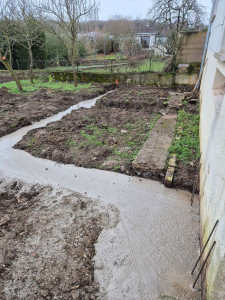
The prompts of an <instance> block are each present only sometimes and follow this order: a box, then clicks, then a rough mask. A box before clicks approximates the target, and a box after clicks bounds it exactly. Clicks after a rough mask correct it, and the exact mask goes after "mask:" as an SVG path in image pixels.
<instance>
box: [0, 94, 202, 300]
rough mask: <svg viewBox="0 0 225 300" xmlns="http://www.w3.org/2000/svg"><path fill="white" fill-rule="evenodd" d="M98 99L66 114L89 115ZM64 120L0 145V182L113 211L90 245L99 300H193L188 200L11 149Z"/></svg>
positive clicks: (192, 215)
mask: <svg viewBox="0 0 225 300" xmlns="http://www.w3.org/2000/svg"><path fill="white" fill-rule="evenodd" d="M103 96H104V95H103ZM103 96H102V97H103ZM97 99H98V98H96V99H93V100H90V101H84V102H82V103H79V104H77V105H76V106H74V107H73V108H74V109H77V108H79V107H91V106H92V105H94V104H95V102H96V100H97ZM68 112H69V110H68V111H67V112H66V113H68ZM64 114H65V113H61V114H58V115H57V116H54V117H50V118H48V119H46V120H44V121H41V122H38V123H36V124H33V125H31V126H28V127H26V128H23V129H21V130H18V131H17V132H15V133H13V134H10V135H8V136H5V137H3V138H1V139H0V173H1V175H3V176H4V177H11V178H16V179H20V180H23V181H25V182H27V183H40V184H45V185H46V184H51V185H53V186H56V187H62V188H69V189H71V190H74V191H76V192H80V193H82V194H85V195H87V196H89V197H92V198H97V199H99V200H100V203H102V204H112V205H114V206H116V207H117V208H118V210H119V213H120V221H119V223H118V224H117V226H116V227H115V228H112V229H109V230H104V231H103V232H102V233H101V235H100V238H99V241H98V243H97V245H96V257H95V276H96V279H97V280H98V281H99V282H100V287H101V291H102V292H103V293H104V296H103V298H102V299H110V300H116V299H118V300H119V299H129V300H131V299H135V300H136V299H146V300H147V299H149V300H155V299H157V297H158V296H159V295H161V294H167V295H170V296H174V297H177V298H180V299H192V300H194V299H196V300H197V299H199V297H198V294H197V293H196V292H195V291H193V290H192V289H191V287H190V286H191V284H192V283H193V278H192V277H191V276H190V270H191V268H192V266H193V264H194V263H195V259H196V257H197V255H198V251H199V244H198V231H199V230H198V229H199V225H198V222H199V219H198V206H197V205H195V206H193V207H191V206H190V194H189V193H188V192H184V191H176V190H168V189H166V188H165V187H164V186H163V185H162V184H160V183H158V182H154V181H151V180H145V179H139V178H136V177H129V176H126V175H121V174H117V173H113V172H107V171H101V170H95V169H84V168H78V167H75V166H73V165H59V164H56V163H55V162H52V161H48V160H44V159H39V158H34V157H32V156H31V155H30V154H28V153H26V152H23V151H20V150H16V149H13V148H12V147H13V145H14V144H15V143H17V142H18V141H19V140H20V139H21V138H22V136H23V135H24V134H26V133H27V132H28V131H29V130H31V129H33V128H37V127H43V126H45V125H46V124H47V123H49V122H52V121H56V120H59V119H60V118H61V117H62V116H63V115H64ZM195 203H196V201H195Z"/></svg>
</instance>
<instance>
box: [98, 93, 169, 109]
mask: <svg viewBox="0 0 225 300" xmlns="http://www.w3.org/2000/svg"><path fill="white" fill-rule="evenodd" d="M167 100H168V89H152V88H149V87H132V88H131V87H120V88H119V89H117V90H116V92H115V93H113V94H108V95H107V96H105V97H104V98H102V99H101V100H99V101H98V103H97V105H98V106H102V107H117V108H122V109H137V110H142V109H143V110H148V111H149V112H151V113H154V112H159V110H161V109H163V108H165V102H166V101H167Z"/></svg>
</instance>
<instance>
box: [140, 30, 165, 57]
mask: <svg viewBox="0 0 225 300" xmlns="http://www.w3.org/2000/svg"><path fill="white" fill-rule="evenodd" d="M136 39H137V41H138V42H139V44H140V45H141V49H142V51H148V50H149V51H152V52H153V55H154V56H165V55H166V54H167V49H166V47H165V45H166V43H167V37H166V36H160V35H159V33H158V32H140V33H137V35H136Z"/></svg>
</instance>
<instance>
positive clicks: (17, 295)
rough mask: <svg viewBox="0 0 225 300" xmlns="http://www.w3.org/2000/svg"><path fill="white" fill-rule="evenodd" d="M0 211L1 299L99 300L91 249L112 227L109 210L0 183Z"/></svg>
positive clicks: (46, 189) (65, 194) (69, 195)
mask: <svg viewBox="0 0 225 300" xmlns="http://www.w3.org/2000/svg"><path fill="white" fill-rule="evenodd" d="M0 206H1V211H0V299H1V300H19V299H20V300H24V299H26V300H34V299H64V300H70V299H98V298H99V287H98V284H97V283H96V282H95V281H94V261H93V260H92V259H93V257H94V255H95V248H94V244H95V243H96V242H97V240H98V236H99V234H100V233H101V231H102V229H103V228H111V227H112V226H115V225H116V224H117V218H118V212H117V210H116V209H115V208H114V207H113V206H112V205H111V206H110V207H103V206H101V208H99V207H100V206H99V204H98V201H97V200H96V201H93V200H91V199H89V198H86V197H84V196H81V195H80V194H77V193H74V192H72V191H70V190H55V189H54V190H53V188H52V187H50V186H40V185H25V184H23V183H22V182H18V181H14V182H12V181H11V182H9V181H6V180H3V179H0ZM109 216H110V217H109Z"/></svg>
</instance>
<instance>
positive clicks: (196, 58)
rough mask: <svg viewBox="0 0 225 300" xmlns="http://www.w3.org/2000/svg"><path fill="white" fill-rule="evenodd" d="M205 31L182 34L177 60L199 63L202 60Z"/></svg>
mask: <svg viewBox="0 0 225 300" xmlns="http://www.w3.org/2000/svg"><path fill="white" fill-rule="evenodd" d="M206 35H207V32H206V31H201V32H189V33H186V34H185V36H184V40H183V42H182V45H181V49H180V52H179V54H178V57H177V62H178V63H181V64H190V63H200V62H201V61H202V56H203V50H204V46H205V39H206Z"/></svg>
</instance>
